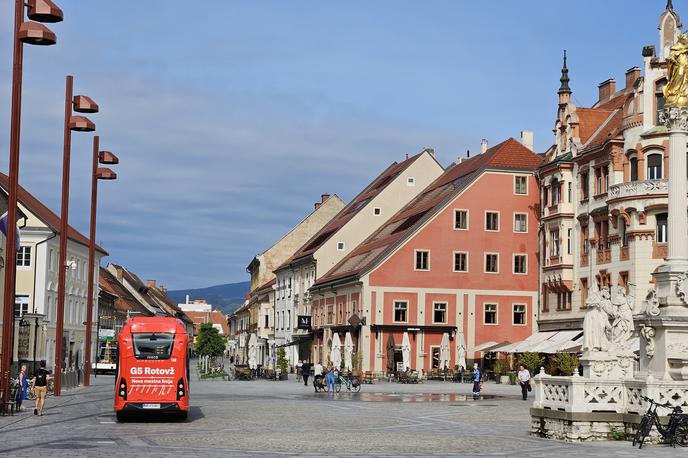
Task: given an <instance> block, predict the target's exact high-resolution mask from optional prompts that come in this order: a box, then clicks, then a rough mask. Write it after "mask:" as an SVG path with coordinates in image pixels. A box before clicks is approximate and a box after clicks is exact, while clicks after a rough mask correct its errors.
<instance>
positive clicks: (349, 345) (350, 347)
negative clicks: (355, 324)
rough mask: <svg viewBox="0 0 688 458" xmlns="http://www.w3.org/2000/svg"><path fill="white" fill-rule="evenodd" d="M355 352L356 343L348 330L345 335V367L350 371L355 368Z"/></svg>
mask: <svg viewBox="0 0 688 458" xmlns="http://www.w3.org/2000/svg"><path fill="white" fill-rule="evenodd" d="M353 354H354V343H353V341H352V340H351V333H350V332H348V331H347V333H346V335H345V336H344V368H345V369H346V370H348V371H350V370H353V364H352V362H351V358H352V356H353Z"/></svg>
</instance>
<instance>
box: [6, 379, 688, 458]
mask: <svg viewBox="0 0 688 458" xmlns="http://www.w3.org/2000/svg"><path fill="white" fill-rule="evenodd" d="M113 383H114V380H113V377H111V376H99V377H98V378H97V380H96V381H95V384H94V386H92V387H89V388H81V389H78V390H73V391H69V392H67V393H66V394H65V395H63V396H61V397H60V398H54V397H51V398H48V403H47V410H46V411H45V415H44V416H43V417H36V416H34V415H33V414H32V412H31V411H27V412H22V413H20V414H17V415H15V416H8V417H0V454H8V455H13V456H38V455H41V456H50V457H58V456H70V457H72V456H103V457H115V456H116V457H129V456H136V457H142V456H145V457H147V456H169V455H184V456H208V457H211V456H275V455H280V456H361V455H375V456H400V455H403V456H428V455H434V456H450V455H463V456H531V457H552V456H556V455H575V456H577V457H593V456H595V457H597V456H602V455H608V456H646V455H647V454H649V455H652V456H687V457H688V450H686V449H670V448H667V447H664V446H657V445H650V446H648V447H647V449H643V450H642V451H639V450H637V449H634V448H632V447H631V445H630V443H628V442H598V443H586V444H569V443H564V442H557V441H551V440H543V439H538V438H533V437H530V436H529V435H528V428H529V416H528V408H529V406H530V402H523V401H522V400H520V399H519V395H518V392H519V389H518V388H517V387H513V386H502V385H493V384H488V385H487V387H486V390H485V393H486V394H487V396H486V397H485V398H484V399H481V400H478V401H473V400H472V399H471V398H470V385H468V384H455V383H449V382H446V383H444V382H428V383H424V384H419V385H398V384H395V383H379V384H376V385H364V386H363V389H362V393H361V394H350V393H340V394H338V395H334V396H330V395H328V394H315V393H313V388H312V387H305V386H303V384H300V383H297V382H295V381H294V380H290V381H283V382H272V381H254V382H238V381H237V382H222V381H215V382H196V383H193V384H192V385H191V399H192V410H191V412H190V417H189V420H188V421H186V422H175V421H168V420H165V419H151V420H150V421H146V422H144V421H134V422H128V423H124V424H118V423H116V421H115V416H114V414H113V412H112V386H113ZM466 395H468V396H466ZM27 407H29V406H28V405H27Z"/></svg>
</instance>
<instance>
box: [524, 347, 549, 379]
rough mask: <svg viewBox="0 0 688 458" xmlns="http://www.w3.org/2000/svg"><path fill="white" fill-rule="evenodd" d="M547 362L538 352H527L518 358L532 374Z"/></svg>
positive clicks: (537, 371) (536, 372)
mask: <svg viewBox="0 0 688 458" xmlns="http://www.w3.org/2000/svg"><path fill="white" fill-rule="evenodd" d="M544 362H545V358H544V357H543V356H540V355H539V354H538V353H532V352H526V353H523V354H522V355H521V357H520V358H519V359H518V364H519V366H523V367H525V368H526V369H528V372H530V374H531V375H536V374H538V373H539V372H540V367H542V364H543V363H544Z"/></svg>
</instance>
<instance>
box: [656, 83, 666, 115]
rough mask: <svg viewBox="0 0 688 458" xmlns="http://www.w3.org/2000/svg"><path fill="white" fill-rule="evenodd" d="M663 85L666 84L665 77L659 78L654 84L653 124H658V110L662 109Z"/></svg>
mask: <svg viewBox="0 0 688 458" xmlns="http://www.w3.org/2000/svg"><path fill="white" fill-rule="evenodd" d="M664 86H666V79H661V80H659V81H657V83H656V84H655V106H656V108H657V111H656V112H655V125H657V126H658V125H659V112H660V111H662V110H663V109H664V102H665V100H664Z"/></svg>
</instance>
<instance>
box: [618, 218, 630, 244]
mask: <svg viewBox="0 0 688 458" xmlns="http://www.w3.org/2000/svg"><path fill="white" fill-rule="evenodd" d="M619 236H620V238H621V246H624V247H626V246H628V234H627V233H626V220H625V219H623V218H619Z"/></svg>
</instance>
